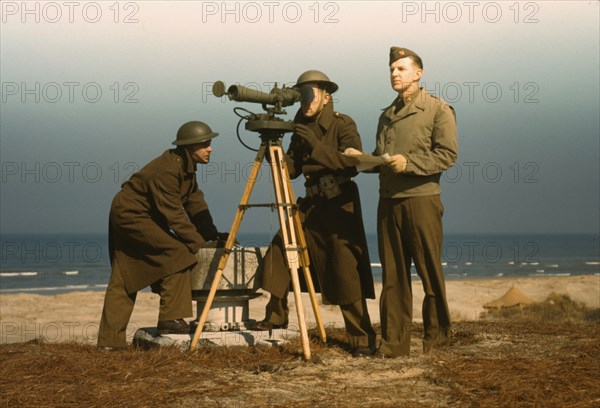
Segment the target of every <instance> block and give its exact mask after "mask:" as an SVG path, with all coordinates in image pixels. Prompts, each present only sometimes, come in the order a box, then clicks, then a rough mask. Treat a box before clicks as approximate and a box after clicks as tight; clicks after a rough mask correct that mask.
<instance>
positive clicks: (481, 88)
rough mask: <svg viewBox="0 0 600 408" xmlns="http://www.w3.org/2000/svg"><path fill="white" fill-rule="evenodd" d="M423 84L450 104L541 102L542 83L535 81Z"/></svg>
mask: <svg viewBox="0 0 600 408" xmlns="http://www.w3.org/2000/svg"><path fill="white" fill-rule="evenodd" d="M421 86H422V87H423V88H424V89H425V90H426V91H427V92H428V93H431V94H433V95H435V96H438V97H440V98H442V99H443V100H444V101H446V102H448V103H450V104H456V103H460V102H466V103H499V102H511V103H540V100H539V99H538V94H539V92H540V85H539V84H538V83H537V82H534V81H521V82H519V81H515V82H511V83H501V82H497V81H487V82H479V81H465V82H448V83H440V82H433V83H431V82H426V81H423V82H422V83H421Z"/></svg>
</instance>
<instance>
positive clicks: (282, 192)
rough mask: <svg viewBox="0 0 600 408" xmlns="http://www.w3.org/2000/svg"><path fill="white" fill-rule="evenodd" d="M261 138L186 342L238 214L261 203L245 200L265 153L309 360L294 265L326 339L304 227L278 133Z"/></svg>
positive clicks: (205, 311) (200, 326)
mask: <svg viewBox="0 0 600 408" xmlns="http://www.w3.org/2000/svg"><path fill="white" fill-rule="evenodd" d="M261 140H262V143H261V145H260V148H259V149H258V153H257V155H256V159H255V160H254V165H253V166H252V170H251V172H250V177H249V179H248V183H247V184H246V188H245V190H244V194H243V196H242V199H241V201H240V205H239V206H238V210H237V212H236V215H235V218H234V220H233V224H232V225H231V230H230V231H229V238H227V242H226V243H225V248H224V250H223V253H222V255H221V259H220V261H219V266H218V269H217V273H216V274H215V277H214V279H213V282H212V285H211V288H210V292H209V294H208V298H207V299H206V304H205V305H204V309H203V310H202V315H201V316H200V319H199V321H198V327H197V328H196V332H195V333H194V338H193V340H192V343H191V345H190V351H193V350H195V349H196V345H197V344H198V340H199V339H200V335H201V334H202V329H203V327H204V323H205V322H206V317H207V315H208V312H209V310H210V307H211V305H212V302H213V299H214V297H215V293H216V292H217V288H218V286H219V283H220V281H221V277H222V275H223V270H224V269H225V265H226V264H227V259H228V258H229V254H230V253H231V249H232V248H233V244H234V242H235V238H236V235H237V233H238V230H239V227H240V224H241V222H242V218H243V217H244V213H245V212H246V209H247V208H249V207H253V206H254V207H256V206H261V205H260V204H259V205H249V204H248V201H249V199H250V194H251V193H252V189H253V188H254V184H255V182H256V180H257V178H258V174H259V171H260V167H261V165H262V163H263V160H264V159H265V154H268V155H269V159H270V163H271V172H272V176H273V188H274V189H275V199H276V203H275V204H274V206H276V207H277V212H278V216H279V224H280V227H281V232H282V234H283V242H284V250H285V254H286V260H287V266H288V269H289V271H290V276H291V278H292V288H293V291H294V300H295V302H296V311H297V313H298V324H299V326H300V336H301V342H302V351H303V354H304V358H305V359H306V360H309V359H310V345H309V341H308V331H307V328H306V320H305V318H304V307H303V306H302V297H301V290H300V281H299V279H298V269H299V268H300V267H301V268H302V271H303V272H304V278H305V281H306V285H307V288H308V293H309V296H310V301H311V304H312V308H313V311H314V314H315V320H316V323H317V328H318V330H319V336H320V338H321V341H323V342H325V341H326V335H325V328H324V327H323V322H322V320H321V313H320V311H319V307H318V303H317V297H316V295H315V289H314V285H313V282H312V278H311V275H310V270H309V265H310V261H309V255H308V250H307V248H306V239H305V237H304V231H303V230H302V225H301V223H300V216H299V215H298V212H297V211H296V200H295V198H294V193H293V191H292V183H291V180H290V176H289V172H288V169H287V166H286V164H285V161H284V156H283V150H282V148H281V137H273V136H269V135H264V134H261ZM271 206H273V205H271Z"/></svg>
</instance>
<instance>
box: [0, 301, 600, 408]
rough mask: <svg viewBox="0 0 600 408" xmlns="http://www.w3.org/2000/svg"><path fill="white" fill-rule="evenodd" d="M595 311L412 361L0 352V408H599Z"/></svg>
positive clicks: (513, 325)
mask: <svg viewBox="0 0 600 408" xmlns="http://www.w3.org/2000/svg"><path fill="white" fill-rule="evenodd" d="M598 315H599V314H598V311H597V310H596V311H591V310H588V309H585V308H583V307H582V306H581V305H578V304H575V303H574V302H572V301H571V300H570V299H568V298H565V297H559V296H551V297H550V298H549V299H548V300H546V301H545V302H543V303H542V304H536V305H531V306H529V307H527V308H523V309H514V310H511V311H508V312H507V311H500V312H495V313H491V314H490V315H489V316H488V317H487V318H486V319H484V320H481V321H478V322H462V323H458V324H457V325H455V327H454V329H455V333H454V336H453V337H452V339H451V341H450V344H449V345H448V346H447V347H444V348H442V349H438V350H435V351H434V352H433V354H430V355H424V354H423V353H422V352H421V350H420V337H421V336H422V326H421V325H418V324H415V325H414V330H413V348H412V351H411V356H410V357H409V358H402V359H394V360H374V359H353V358H351V357H349V355H348V346H347V344H346V342H345V334H344V331H343V330H340V329H330V328H328V332H327V333H328V337H329V338H328V343H327V344H321V343H320V342H318V341H317V340H316V338H315V336H314V334H313V335H312V340H311V351H312V355H313V358H312V360H311V361H310V362H305V361H303V360H302V358H301V352H300V351H301V347H300V344H299V341H293V342H290V343H289V344H287V345H285V346H283V347H275V348H254V347H229V348H227V347H202V348H200V349H199V350H198V351H196V352H194V353H185V352H181V351H180V350H179V349H177V348H161V349H153V350H148V351H143V350H138V349H134V348H131V349H128V350H124V351H117V352H105V351H101V350H97V349H96V348H94V347H90V346H84V345H79V344H49V343H44V342H43V341H39V340H38V341H32V342H28V343H18V344H3V345H1V346H0V405H1V406H2V407H19V406H23V407H69V406H73V407H75V406H76V407H79V406H103V407H129V406H131V407H146V406H148V407H149V406H156V405H160V404H163V405H166V406H180V407H197V406H203V407H204V406H210V407H218V406H227V407H232V406H233V407H235V406H300V407H309V406H310V407H314V406H331V407H350V406H378V407H379V406H390V407H392V406H393V407H436V406H437V407H598V406H600V358H599V357H600V340H599V339H600V324H599V320H598Z"/></svg>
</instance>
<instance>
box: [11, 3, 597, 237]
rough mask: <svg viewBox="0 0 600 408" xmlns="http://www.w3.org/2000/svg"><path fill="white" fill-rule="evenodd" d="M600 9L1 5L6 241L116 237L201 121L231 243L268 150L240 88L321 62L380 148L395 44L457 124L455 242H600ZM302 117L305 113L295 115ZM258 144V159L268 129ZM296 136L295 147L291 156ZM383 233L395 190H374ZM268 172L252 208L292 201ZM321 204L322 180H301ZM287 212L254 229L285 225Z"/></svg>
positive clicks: (364, 186) (347, 108)
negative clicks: (179, 140)
mask: <svg viewBox="0 0 600 408" xmlns="http://www.w3.org/2000/svg"><path fill="white" fill-rule="evenodd" d="M599 8H600V7H599V2H598V1H568V2H567V1H564V2H563V1H533V2H532V1H527V2H517V1H508V2H504V1H496V2H479V1H465V2H434V1H431V2H422V1H415V2H412V1H408V2H377V1H368V2H367V1H352V2H345V1H335V2H331V1H328V2H314V1H311V2H288V1H265V2H221V1H219V2H212V1H208V2H195V1H172V2H163V1H128V2H116V1H108V2H100V1H99V2H88V1H81V2H80V1H74V2H38V1H30V2H21V1H2V2H1V12H2V14H1V26H0V45H1V51H0V77H1V78H0V79H1V86H2V100H1V104H0V161H1V168H0V189H1V191H0V233H2V234H9V233H87V232H90V233H102V232H106V230H107V225H108V214H109V210H110V204H111V201H112V198H113V197H114V195H115V194H116V193H117V192H118V190H119V188H120V184H121V183H122V182H123V181H125V180H126V179H127V178H128V177H129V176H130V175H131V174H132V173H133V172H134V171H136V170H138V169H140V168H141V167H143V166H144V165H145V164H146V163H147V162H149V161H150V160H152V159H153V158H154V157H156V156H158V155H160V154H161V153H162V152H163V151H164V150H166V149H169V148H171V147H172V146H171V142H172V141H173V140H174V138H175V134H176V132H177V129H178V128H179V126H181V125H182V124H183V123H185V122H187V121H189V120H201V121H204V122H206V123H207V124H209V126H211V128H212V129H213V130H214V131H217V132H219V133H220V136H219V137H217V138H216V139H214V141H213V153H212V157H211V163H210V164H208V165H205V166H199V168H198V181H199V184H200V188H201V189H202V190H203V191H204V192H205V195H206V199H207V201H208V204H209V206H210V208H211V212H212V214H213V218H214V219H215V223H216V224H217V226H218V228H219V229H220V230H222V231H226V230H229V228H230V226H231V223H232V221H233V217H234V215H235V212H236V210H237V205H238V204H239V201H240V199H241V197H242V193H243V190H244V187H245V186H246V183H247V181H248V180H247V175H248V173H249V167H250V165H251V163H252V162H253V160H254V157H255V153H254V152H253V151H250V150H248V149H246V148H245V147H244V146H243V145H242V144H241V143H240V142H239V140H238V138H237V136H236V126H237V124H238V119H239V118H238V117H237V116H236V115H235V114H234V112H233V109H234V108H236V107H243V108H245V109H248V110H251V111H253V112H257V113H261V112H262V107H261V106H260V105H259V104H255V103H240V102H235V101H229V100H227V99H226V98H225V97H223V98H217V97H215V96H214V95H212V91H211V89H212V84H213V83H214V82H215V81H217V80H222V81H223V82H225V84H226V85H227V86H229V85H232V84H238V85H243V86H247V87H253V88H255V89H259V90H261V91H265V92H269V91H270V90H271V89H272V87H273V84H274V83H278V84H279V85H280V86H281V85H282V84H293V83H295V81H296V79H297V78H298V76H299V75H300V74H301V73H302V72H304V71H306V70H308V69H318V70H321V71H323V72H325V73H326V74H327V75H328V76H329V77H330V78H331V79H332V80H333V81H334V82H336V83H337V84H338V85H339V87H340V90H339V91H338V92H337V93H335V94H334V103H335V105H334V106H335V109H336V110H337V111H340V112H342V113H345V114H347V115H350V116H351V117H352V118H353V119H354V120H355V121H356V123H357V126H358V130H359V133H360V135H361V138H362V142H363V147H364V151H366V152H370V151H372V150H373V149H374V147H375V136H376V135H375V130H376V126H377V119H378V116H379V114H380V113H381V110H382V109H383V108H385V107H386V106H387V105H389V104H390V103H391V101H392V100H393V99H394V97H395V93H394V91H393V90H392V89H391V86H390V81H389V68H388V54H389V49H390V47H391V46H401V47H406V48H409V49H411V50H413V51H415V52H417V53H418V54H419V55H420V56H421V57H422V59H423V62H424V75H423V78H422V81H421V86H422V87H424V88H425V89H426V90H427V91H429V92H431V93H434V94H436V95H438V96H440V97H441V98H443V99H445V100H446V101H447V102H448V103H450V104H451V105H452V106H453V107H454V109H455V111H456V113H457V123H458V131H459V157H458V161H457V164H456V165H455V166H454V167H453V168H451V169H450V170H448V171H447V172H446V173H444V174H443V176H442V201H443V203H444V206H445V213H444V226H445V231H446V232H449V233H494V234H495V233H506V234H526V233H595V234H598V231H599V229H600V220H599V218H600V214H599V213H600V210H599V208H600V176H599V174H600V168H599V163H600V147H599V144H600V141H599V139H600V138H599V136H598V135H599V134H600V129H599V128H600V118H599V111H600V107H599V105H600V103H599V95H600V88H599V86H600V85H599V83H600V79H599V76H600V61H599V51H598V50H599V49H600V44H599V38H600V33H599V25H600V24H599V15H600V11H599ZM298 107H299V106H297V105H294V106H290V107H288V108H287V112H288V114H287V115H282V116H281V117H282V118H283V119H287V120H289V119H291V118H293V115H294V114H295V112H296V110H297V109H298ZM241 137H242V140H244V142H245V143H246V144H249V145H251V146H252V147H255V148H256V147H258V145H259V138H258V135H257V134H256V133H251V132H247V131H245V130H243V126H242V131H241ZM288 143H289V134H288V135H286V136H284V138H283V144H284V146H287V144H288ZM356 182H357V183H358V185H359V189H360V193H361V200H362V205H363V217H364V221H365V226H366V230H367V232H375V231H376V209H377V201H378V179H377V176H376V175H373V174H360V175H358V176H357V177H356ZM272 190H273V189H272V186H271V185H270V184H269V175H268V167H267V166H266V164H265V166H264V167H263V169H262V171H261V177H260V179H259V180H258V182H257V184H256V186H255V189H254V191H253V193H252V196H251V202H255V203H265V202H271V201H273V191H272ZM294 191H295V193H296V195H297V196H302V195H304V191H303V185H302V180H301V179H299V180H298V181H296V182H295V183H294ZM277 225H278V221H277V216H276V214H275V213H272V212H271V211H269V210H268V209H264V208H256V209H250V210H249V211H247V212H246V215H245V218H244V220H243V222H242V226H241V228H240V233H241V232H270V231H272V232H273V231H276V229H277Z"/></svg>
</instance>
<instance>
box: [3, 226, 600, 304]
mask: <svg viewBox="0 0 600 408" xmlns="http://www.w3.org/2000/svg"><path fill="white" fill-rule="evenodd" d="M237 238H238V241H239V242H240V243H241V245H242V246H247V247H256V246H267V245H268V243H269V242H270V240H271V235H270V234H267V233H258V234H249V233H245V234H239V235H238V237H237ZM367 241H368V246H369V254H370V258H371V265H372V269H373V276H374V278H375V281H381V262H380V260H379V255H378V253H377V235H376V234H375V233H371V234H367ZM442 256H443V267H444V271H445V275H446V277H447V279H473V278H490V277H522V276H523V277H525V276H572V275H594V274H595V275H597V274H600V237H599V236H598V235H524V234H520V235H491V234H488V235H484V234H447V235H446V236H445V237H444V246H443V252H442ZM0 258H1V259H0V260H1V264H0V293H25V292H28V293H40V294H56V293H64V292H70V291H81V290H91V291H104V290H105V289H106V285H107V283H108V279H109V277H110V261H109V257H108V240H107V236H106V235H105V234H68V235H67V234H55V235H22V234H3V235H2V236H0ZM413 277H414V278H415V279H418V276H417V274H416V271H414V268H413Z"/></svg>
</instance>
